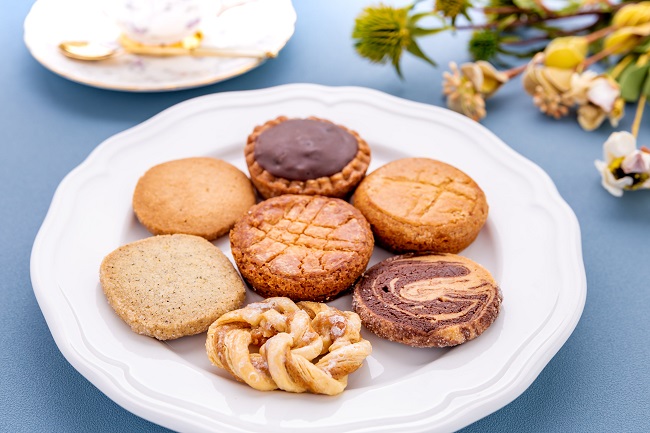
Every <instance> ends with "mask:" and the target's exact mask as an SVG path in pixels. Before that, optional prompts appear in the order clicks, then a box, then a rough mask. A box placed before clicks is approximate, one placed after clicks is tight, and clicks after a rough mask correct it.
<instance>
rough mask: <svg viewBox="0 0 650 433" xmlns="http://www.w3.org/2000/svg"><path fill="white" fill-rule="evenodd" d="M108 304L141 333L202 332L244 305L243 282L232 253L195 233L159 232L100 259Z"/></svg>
mask: <svg viewBox="0 0 650 433" xmlns="http://www.w3.org/2000/svg"><path fill="white" fill-rule="evenodd" d="M99 280H100V283H101V286H102V289H103V290H104V294H105V295H106V298H107V299H108V302H109V304H110V305H111V307H113V310H115V312H116V313H117V315H118V316H119V317H120V318H121V319H122V320H123V321H124V322H126V323H127V324H128V325H129V326H130V327H131V329H133V331H135V332H137V333H138V334H143V335H148V336H150V337H155V338H157V339H159V340H171V339H174V338H179V337H183V336H185V335H194V334H198V333H201V332H204V331H206V330H207V329H208V327H209V326H210V324H211V323H212V322H214V321H215V320H217V319H218V318H219V317H220V316H221V315H222V314H224V313H226V312H228V311H231V310H234V309H237V308H239V307H241V305H242V304H243V302H244V297H245V286H244V283H243V281H242V280H241V278H240V277H239V274H238V273H237V271H236V270H235V268H234V266H233V265H232V263H230V261H229V260H228V258H227V257H226V256H225V255H224V254H223V253H222V252H221V250H219V248H217V247H215V246H214V245H212V243H210V242H209V241H207V240H205V239H203V238H201V237H198V236H192V235H183V234H177V235H161V236H153V237H149V238H145V239H142V240H139V241H135V242H132V243H129V244H127V245H124V246H121V247H119V248H118V249H116V250H115V251H113V252H111V253H110V254H108V255H107V256H106V257H105V258H104V260H103V261H102V263H101V266H100V271H99Z"/></svg>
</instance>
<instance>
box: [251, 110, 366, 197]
mask: <svg viewBox="0 0 650 433" xmlns="http://www.w3.org/2000/svg"><path fill="white" fill-rule="evenodd" d="M244 154H245V156H246V163H247V164H248V170H249V172H250V175H251V180H252V181H253V184H254V185H255V187H256V188H257V190H258V191H259V193H260V195H261V196H262V197H264V198H269V197H275V196H278V195H281V194H309V195H324V196H328V197H339V198H343V197H345V196H347V195H348V194H349V193H350V192H351V191H352V190H353V189H354V188H355V187H356V186H357V185H358V184H359V182H361V179H363V177H364V176H365V174H366V170H367V169H368V164H369V163H370V148H369V147H368V144H367V143H366V142H365V140H363V139H362V138H361V137H360V136H359V134H357V133H356V132H355V131H352V130H350V129H348V128H346V127H344V126H341V125H337V124H335V123H332V122H330V121H329V120H325V119H320V118H318V117H309V118H307V119H289V118H287V117H284V116H281V117H278V118H277V119H274V120H270V121H268V122H266V123H265V124H263V125H261V126H257V127H256V128H255V129H254V130H253V132H252V133H251V134H250V135H249V137H248V141H247V143H246V146H245V148H244Z"/></svg>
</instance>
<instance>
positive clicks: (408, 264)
mask: <svg viewBox="0 0 650 433" xmlns="http://www.w3.org/2000/svg"><path fill="white" fill-rule="evenodd" d="M501 301H502V296H501V291H500V289H499V287H498V286H497V284H496V282H495V281H494V279H493V278H492V275H490V273H489V272H488V271H487V270H486V269H484V268H483V267H481V266H480V265H478V264H477V263H475V262H473V261H472V260H470V259H468V258H466V257H462V256H458V255H454V254H415V253H410V254H404V255H401V256H394V257H391V258H388V259H386V260H384V261H382V262H380V263H378V264H376V265H375V266H373V267H372V268H370V269H369V270H368V271H367V272H366V273H365V275H364V276H363V277H362V278H361V279H360V280H359V282H358V283H357V285H356V286H355V288H354V294H353V298H352V306H353V308H354V311H356V312H357V314H359V316H360V317H361V321H362V322H363V324H364V325H365V326H366V328H368V329H369V330H370V331H372V332H373V333H375V334H376V335H378V336H379V337H382V338H385V339H388V340H391V341H395V342H398V343H404V344H407V345H409V346H415V347H446V346H456V345H458V344H461V343H465V342H466V341H469V340H472V339H474V338H476V337H478V336H479V335H481V333H482V332H483V331H485V330H486V329H487V328H488V327H489V326H490V325H491V324H492V322H494V320H495V319H496V317H497V316H498V314H499V309H500V305H501Z"/></svg>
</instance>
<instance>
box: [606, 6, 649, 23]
mask: <svg viewBox="0 0 650 433" xmlns="http://www.w3.org/2000/svg"><path fill="white" fill-rule="evenodd" d="M648 22H650V2H647V1H645V2H641V3H634V4H628V5H625V6H623V7H622V8H621V9H619V10H618V12H616V14H614V18H612V25H614V26H616V27H635V26H639V25H641V24H645V23H648Z"/></svg>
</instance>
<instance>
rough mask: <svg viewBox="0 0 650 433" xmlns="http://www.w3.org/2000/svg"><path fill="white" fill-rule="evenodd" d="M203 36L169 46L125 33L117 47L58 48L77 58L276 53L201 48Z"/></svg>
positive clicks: (80, 44) (81, 44)
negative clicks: (131, 36)
mask: <svg viewBox="0 0 650 433" xmlns="http://www.w3.org/2000/svg"><path fill="white" fill-rule="evenodd" d="M202 39H203V36H202V35H201V34H200V33H197V34H196V35H193V36H189V37H188V38H185V39H184V40H183V41H181V42H178V43H176V44H172V45H144V44H140V43H138V42H135V41H133V40H131V39H129V38H127V37H125V36H121V37H120V40H119V42H120V44H119V46H112V45H108V44H105V43H101V42H90V41H64V42H61V43H60V44H59V51H61V53H62V54H63V55H64V56H66V57H70V58H72V59H76V60H87V61H98V60H106V59H109V58H111V57H114V56H117V55H120V54H123V53H130V54H137V55H141V56H155V57H171V56H196V57H205V56H212V57H215V56H216V57H250V58H256V59H268V58H274V57H276V56H277V53H274V52H271V51H259V50H223V49H216V48H207V47H201V46H200V43H201V40H202Z"/></svg>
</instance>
